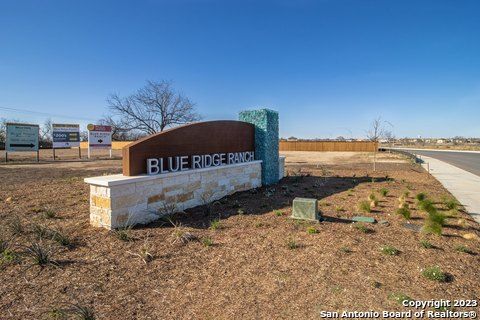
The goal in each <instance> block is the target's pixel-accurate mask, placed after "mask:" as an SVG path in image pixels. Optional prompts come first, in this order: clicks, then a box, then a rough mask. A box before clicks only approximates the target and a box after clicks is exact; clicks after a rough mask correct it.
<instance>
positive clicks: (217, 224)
mask: <svg viewBox="0 0 480 320" xmlns="http://www.w3.org/2000/svg"><path fill="white" fill-rule="evenodd" d="M221 228H222V225H221V223H220V220H219V219H215V220H212V221H210V230H218V229H221Z"/></svg>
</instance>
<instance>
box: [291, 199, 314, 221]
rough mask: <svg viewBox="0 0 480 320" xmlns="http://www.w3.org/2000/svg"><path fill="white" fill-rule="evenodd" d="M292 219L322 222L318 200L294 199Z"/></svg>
mask: <svg viewBox="0 0 480 320" xmlns="http://www.w3.org/2000/svg"><path fill="white" fill-rule="evenodd" d="M291 218H294V219H303V220H312V221H320V214H319V213H318V200H317V199H310V198H295V199H293V210H292V216H291Z"/></svg>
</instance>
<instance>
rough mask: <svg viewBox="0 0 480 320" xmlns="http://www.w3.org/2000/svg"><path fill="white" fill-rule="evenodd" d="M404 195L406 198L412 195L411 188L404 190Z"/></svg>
mask: <svg viewBox="0 0 480 320" xmlns="http://www.w3.org/2000/svg"><path fill="white" fill-rule="evenodd" d="M402 196H403V197H404V198H405V199H407V198H408V197H409V196H410V191H409V190H405V191H403V193H402Z"/></svg>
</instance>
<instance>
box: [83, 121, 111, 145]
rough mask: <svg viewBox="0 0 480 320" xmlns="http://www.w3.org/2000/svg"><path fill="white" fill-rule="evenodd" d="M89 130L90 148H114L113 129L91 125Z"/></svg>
mask: <svg viewBox="0 0 480 320" xmlns="http://www.w3.org/2000/svg"><path fill="white" fill-rule="evenodd" d="M87 129H88V147H89V148H92V149H111V148H112V127H111V126H103V125H96V124H89V125H88V126H87Z"/></svg>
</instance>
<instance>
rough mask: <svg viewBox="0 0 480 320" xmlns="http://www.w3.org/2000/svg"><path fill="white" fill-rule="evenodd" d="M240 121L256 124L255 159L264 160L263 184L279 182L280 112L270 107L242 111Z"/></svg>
mask: <svg viewBox="0 0 480 320" xmlns="http://www.w3.org/2000/svg"><path fill="white" fill-rule="evenodd" d="M239 120H240V121H245V122H248V123H252V124H253V125H255V159H257V160H262V161H263V163H262V184H263V185H270V184H274V183H277V182H278V112H276V111H273V110H269V109H260V110H248V111H242V112H240V115H239Z"/></svg>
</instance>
